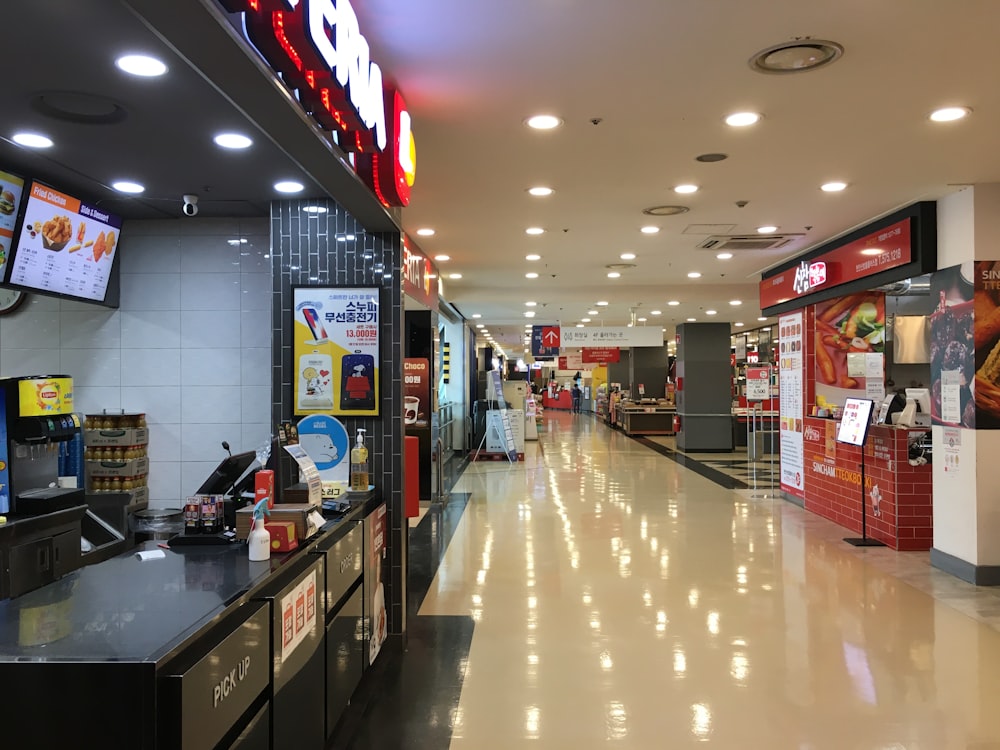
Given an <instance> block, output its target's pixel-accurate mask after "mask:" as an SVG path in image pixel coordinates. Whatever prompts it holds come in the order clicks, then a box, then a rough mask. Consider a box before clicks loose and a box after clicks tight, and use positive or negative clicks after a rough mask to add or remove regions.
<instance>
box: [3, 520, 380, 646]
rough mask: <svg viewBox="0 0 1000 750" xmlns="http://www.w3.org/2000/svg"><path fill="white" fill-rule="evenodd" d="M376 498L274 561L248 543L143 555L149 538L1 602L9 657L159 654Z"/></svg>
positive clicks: (249, 592) (336, 532)
mask: <svg viewBox="0 0 1000 750" xmlns="http://www.w3.org/2000/svg"><path fill="white" fill-rule="evenodd" d="M376 504H377V503H376ZM371 505H372V503H371V502H369V503H364V504H361V505H357V506H355V507H353V508H351V510H349V511H348V512H347V513H345V514H344V515H341V516H337V517H335V518H329V519H328V520H327V523H326V524H324V526H323V528H322V529H320V530H319V531H318V532H317V533H316V534H314V535H313V536H312V537H311V538H310V539H308V540H306V541H305V542H302V543H300V546H299V548H298V549H297V550H295V551H294V552H288V553H284V554H272V555H271V559H270V560H268V561H264V562H250V560H249V559H248V556H247V547H246V545H245V544H232V545H228V546H225V547H211V546H203V547H199V546H190V547H181V548H175V549H166V550H163V552H164V553H165V557H164V558H162V559H156V560H147V561H142V560H140V559H139V558H138V557H137V556H136V554H135V553H136V552H137V551H139V550H155V549H158V546H157V543H156V542H146V543H145V544H143V545H141V546H139V547H137V548H135V549H133V550H131V551H130V552H128V553H126V554H123V555H120V556H118V557H114V558H112V559H110V560H106V561H104V562H102V563H100V564H98V565H93V566H89V567H85V568H81V569H80V570H78V571H75V572H74V573H72V574H70V575H68V576H66V577H64V578H62V579H61V580H59V581H56V582H55V583H52V584H49V585H48V586H45V587H43V588H41V589H38V590H36V591H32V592H30V593H28V594H25V595H24V596H21V597H18V598H16V599H10V600H6V601H0V662H11V661H138V662H156V661H159V660H160V659H162V658H163V657H165V656H167V655H168V654H170V653H171V652H172V651H173V650H175V649H176V648H177V647H178V646H180V645H181V644H182V643H183V642H184V641H186V640H187V639H189V638H191V637H193V636H195V635H197V634H198V633H199V632H200V631H201V630H202V629H204V628H205V627H206V626H207V625H208V624H210V623H212V622H213V621H214V620H216V619H218V618H220V617H222V616H223V614H225V612H226V609H227V608H228V607H229V606H230V605H232V604H234V603H237V602H239V601H241V600H244V599H247V598H250V597H251V596H252V594H253V592H254V591H255V590H257V589H259V588H261V587H262V586H264V585H266V584H268V583H269V582H270V580H271V578H272V576H274V575H275V574H277V573H278V572H279V571H281V570H282V568H283V567H285V566H286V565H287V564H288V563H290V562H291V561H292V560H293V559H296V558H298V557H299V556H301V555H303V554H308V553H309V552H310V550H312V549H313V548H315V546H316V545H317V544H318V543H320V542H323V541H329V537H330V536H331V535H339V534H340V530H341V529H347V527H349V526H351V524H350V523H349V522H352V521H359V520H361V519H362V518H364V516H365V514H366V513H367V512H370V510H371ZM345 533H346V532H345Z"/></svg>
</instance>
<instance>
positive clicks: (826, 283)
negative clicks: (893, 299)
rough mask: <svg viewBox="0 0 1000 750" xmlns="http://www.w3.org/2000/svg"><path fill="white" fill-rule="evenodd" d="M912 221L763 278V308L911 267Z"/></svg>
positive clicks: (875, 233) (885, 229)
mask: <svg viewBox="0 0 1000 750" xmlns="http://www.w3.org/2000/svg"><path fill="white" fill-rule="evenodd" d="M910 222H911V219H909V218H906V219H903V220H902V221H898V222H896V223H895V224H892V225H890V226H887V227H885V228H883V229H880V230H878V231H877V232H872V233H871V234H869V235H866V236H865V237H861V238H860V239H857V240H855V241H854V242H849V243H847V244H846V245H841V246H840V247H838V248H835V249H833V250H830V251H829V252H827V253H824V254H823V255H821V256H820V257H818V258H813V259H811V260H808V261H802V263H800V264H799V265H797V266H795V267H794V268H789V269H786V270H785V271H782V272H781V273H778V274H775V275H774V276H770V277H768V278H766V279H762V280H761V282H760V309H761V310H766V309H767V308H769V307H774V306H775V305H780V304H783V303H785V302H789V301H791V300H794V299H797V298H803V297H808V296H809V295H810V294H812V293H814V292H817V291H820V290H823V289H830V288H831V287H835V286H840V285H841V284H846V283H848V282H849V281H856V280H858V279H863V278H866V277H868V276H873V275H875V274H877V273H881V272H882V271H888V270H889V269H891V268H898V267H899V266H905V265H907V264H908V263H910V262H911V261H912V260H913V247H912V243H911V230H910Z"/></svg>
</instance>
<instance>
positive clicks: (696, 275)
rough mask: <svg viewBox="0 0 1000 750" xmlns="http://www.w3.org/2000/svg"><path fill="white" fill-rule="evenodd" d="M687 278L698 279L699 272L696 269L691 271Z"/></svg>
mask: <svg viewBox="0 0 1000 750" xmlns="http://www.w3.org/2000/svg"><path fill="white" fill-rule="evenodd" d="M688 278H689V279H700V278H701V274H700V273H699V272H698V271H691V273H689V274H688Z"/></svg>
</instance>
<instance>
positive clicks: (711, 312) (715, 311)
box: [705, 310, 718, 315]
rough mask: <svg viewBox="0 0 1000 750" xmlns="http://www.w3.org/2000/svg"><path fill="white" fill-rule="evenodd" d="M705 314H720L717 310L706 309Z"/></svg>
mask: <svg viewBox="0 0 1000 750" xmlns="http://www.w3.org/2000/svg"><path fill="white" fill-rule="evenodd" d="M705 315H718V311H717V310H705Z"/></svg>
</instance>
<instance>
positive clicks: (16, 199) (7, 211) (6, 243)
mask: <svg viewBox="0 0 1000 750" xmlns="http://www.w3.org/2000/svg"><path fill="white" fill-rule="evenodd" d="M23 192H24V180H22V179H21V178H20V177H18V176H17V175H13V174H10V173H9V172H3V171H0V280H3V275H4V270H5V266H6V265H7V257H8V256H9V255H10V251H11V249H12V247H11V245H12V242H13V240H14V223H15V222H16V221H17V209H18V207H19V206H20V205H21V194H22V193H23Z"/></svg>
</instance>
